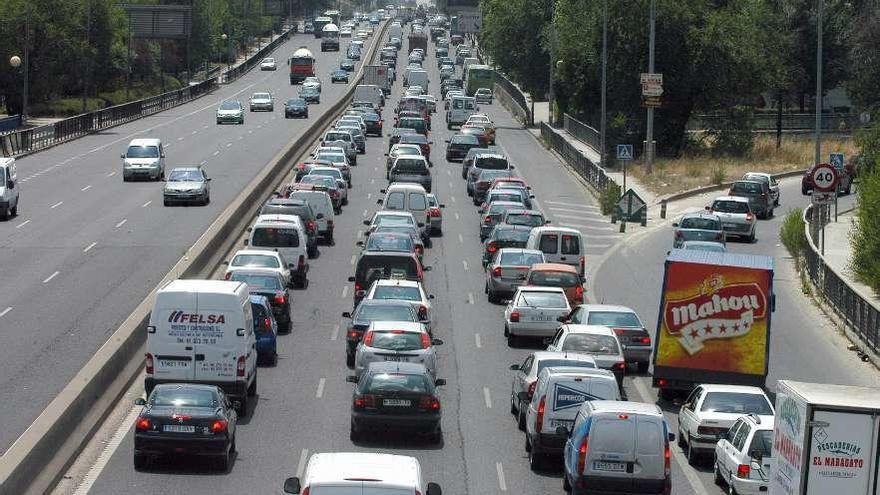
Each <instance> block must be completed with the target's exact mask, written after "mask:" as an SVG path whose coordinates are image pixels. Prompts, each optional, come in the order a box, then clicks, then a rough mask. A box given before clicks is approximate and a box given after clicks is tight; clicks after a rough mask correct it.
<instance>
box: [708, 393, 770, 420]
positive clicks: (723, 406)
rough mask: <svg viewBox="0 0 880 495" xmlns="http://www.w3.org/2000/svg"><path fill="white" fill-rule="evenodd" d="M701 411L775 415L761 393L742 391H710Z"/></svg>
mask: <svg viewBox="0 0 880 495" xmlns="http://www.w3.org/2000/svg"><path fill="white" fill-rule="evenodd" d="M700 411H704V412H715V413H728V414H758V415H767V416H772V415H773V409H772V408H771V407H770V403H769V402H767V399H766V398H765V397H764V396H763V395H760V394H747V393H741V392H709V393H708V394H706V398H705V399H703V405H702V406H701V407H700Z"/></svg>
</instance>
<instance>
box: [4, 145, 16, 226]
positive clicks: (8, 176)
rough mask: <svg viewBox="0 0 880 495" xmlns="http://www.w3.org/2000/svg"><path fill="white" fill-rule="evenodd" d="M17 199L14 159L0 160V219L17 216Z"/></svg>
mask: <svg viewBox="0 0 880 495" xmlns="http://www.w3.org/2000/svg"><path fill="white" fill-rule="evenodd" d="M18 198H19V194H18V174H17V172H16V171H15V158H0V219H3V220H6V219H8V218H11V217H14V216H16V215H18Z"/></svg>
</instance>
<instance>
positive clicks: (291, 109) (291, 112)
mask: <svg viewBox="0 0 880 495" xmlns="http://www.w3.org/2000/svg"><path fill="white" fill-rule="evenodd" d="M293 117H302V118H305V119H307V118H309V104H308V103H306V100H305V99H303V98H291V99H289V100H287V102H286V103H285V104H284V118H285V119H290V118H293Z"/></svg>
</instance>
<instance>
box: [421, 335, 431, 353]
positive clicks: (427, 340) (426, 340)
mask: <svg viewBox="0 0 880 495" xmlns="http://www.w3.org/2000/svg"><path fill="white" fill-rule="evenodd" d="M428 347H431V336H430V335H428V334H426V333H423V334H422V349H427V348H428Z"/></svg>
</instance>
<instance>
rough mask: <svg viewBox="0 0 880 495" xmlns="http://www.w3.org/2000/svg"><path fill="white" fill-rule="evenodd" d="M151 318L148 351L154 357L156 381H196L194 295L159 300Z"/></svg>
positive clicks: (182, 294)
mask: <svg viewBox="0 0 880 495" xmlns="http://www.w3.org/2000/svg"><path fill="white" fill-rule="evenodd" d="M153 312H154V313H158V314H154V315H151V325H150V327H151V328H148V329H147V331H148V332H152V333H150V334H148V336H147V351H148V352H149V353H150V354H152V355H153V359H154V362H153V370H154V371H153V376H154V377H155V378H156V380H180V381H188V380H192V379H194V378H195V373H194V363H193V360H194V357H195V350H194V349H195V344H194V343H193V339H194V336H195V334H196V325H195V324H194V323H192V322H191V321H190V320H193V319H195V318H196V317H197V315H198V312H199V311H198V304H197V297H196V294H195V293H191V292H182V293H177V294H173V297H172V295H169V296H168V297H163V295H160V296H159V297H158V298H157V304H156V308H154V309H153Z"/></svg>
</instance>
